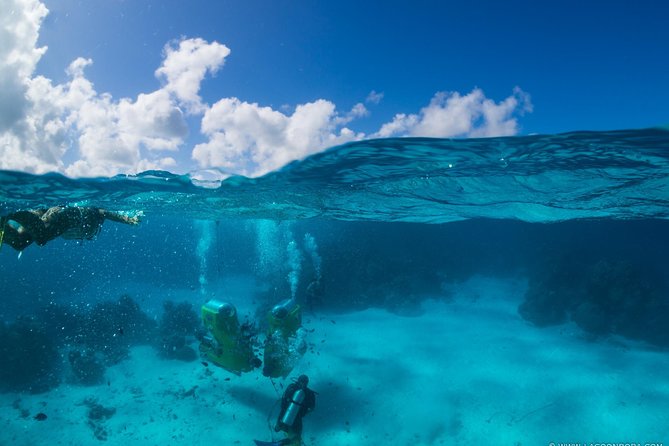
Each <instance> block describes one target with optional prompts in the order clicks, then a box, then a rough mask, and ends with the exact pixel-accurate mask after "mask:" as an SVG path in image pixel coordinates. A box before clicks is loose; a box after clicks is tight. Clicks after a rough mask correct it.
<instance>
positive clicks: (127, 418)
mask: <svg viewBox="0 0 669 446" xmlns="http://www.w3.org/2000/svg"><path fill="white" fill-rule="evenodd" d="M524 290H525V284H524V283H523V282H522V281H511V280H504V281H502V280H495V279H490V278H481V277H478V278H475V279H472V280H470V281H468V282H467V283H464V284H462V285H459V286H457V287H456V288H455V289H454V294H453V296H452V299H449V300H448V301H445V300H443V299H434V300H427V301H426V302H425V303H424V304H423V310H424V311H423V312H422V314H421V315H419V316H411V317H405V316H399V315H395V314H391V313H388V312H387V311H384V310H378V309H370V310H366V311H361V312H356V313H349V314H316V315H305V317H304V321H305V326H306V328H308V329H310V330H311V329H313V333H311V334H310V339H309V341H310V343H311V344H312V348H310V351H309V352H307V354H306V355H305V356H304V358H303V359H302V361H301V362H300V364H299V365H298V367H297V368H296V369H295V371H294V373H293V376H297V375H298V374H300V373H306V374H308V375H309V377H310V379H311V383H310V387H311V388H312V389H314V390H315V391H316V392H318V396H317V401H316V410H315V411H314V412H313V413H311V414H309V415H308V416H307V417H305V419H304V435H303V437H304V441H305V444H306V445H309V446H330V445H332V446H335V445H336V446H344V445H350V446H354V445H382V444H383V445H442V444H443V445H475V444H477V445H483V444H488V445H549V444H550V443H551V442H553V443H556V444H559V443H581V444H588V443H624V442H628V443H640V444H644V443H653V442H654V443H662V442H664V444H666V445H669V373H668V372H667V371H668V370H669V353H668V352H660V351H654V350H653V349H651V348H648V347H647V346H643V345H638V344H633V343H630V342H623V341H622V340H620V339H615V338H611V339H599V340H590V339H587V337H586V336H584V335H583V334H582V333H581V331H580V330H579V329H578V328H577V327H575V326H573V325H569V324H568V325H562V326H559V327H552V328H548V329H539V328H536V327H534V326H532V325H531V324H529V323H527V322H526V321H524V320H523V319H521V318H520V316H518V314H517V311H516V308H517V306H518V303H519V302H520V301H521V300H522V297H523V293H524ZM106 378H107V381H108V382H106V383H104V384H103V385H99V386H92V387H84V386H78V385H71V384H62V385H61V386H59V387H57V388H55V389H53V390H51V391H50V392H47V393H42V394H36V395H30V394H1V395H0V445H17V446H24V445H25V446H28V445H30V446H34V445H91V444H104V445H109V446H116V445H124V446H127V445H135V444H137V445H160V446H167V445H208V446H210V445H252V444H253V441H252V440H253V439H254V438H257V439H263V440H269V439H270V438H272V435H273V432H271V430H270V428H269V423H268V416H269V415H270V414H271V422H272V423H273V422H274V419H275V418H274V417H276V412H277V406H276V405H275V403H276V401H277V399H278V397H279V395H280V392H281V389H282V386H283V385H285V384H286V383H287V382H289V380H285V381H282V380H277V381H274V383H272V382H271V381H270V380H269V379H267V378H265V377H263V376H262V374H261V371H260V370H256V371H254V372H252V373H247V374H244V375H243V376H239V377H238V376H235V375H232V374H230V373H228V372H226V371H225V370H223V369H219V368H216V367H214V366H212V365H209V366H208V367H205V366H204V365H203V364H201V363H200V361H199V360H198V361H194V362H180V361H170V360H164V359H162V358H160V357H159V356H158V354H157V352H156V351H155V350H154V349H153V348H151V347H135V348H133V349H132V351H131V355H130V358H129V359H127V360H125V361H123V362H121V363H119V364H118V365H116V366H114V367H111V368H109V369H108V370H107V372H106ZM40 412H41V413H44V414H46V415H47V419H45V420H43V421H39V420H36V419H35V418H34V415H35V414H37V413H40ZM274 435H275V438H280V437H279V436H277V435H276V434H274Z"/></svg>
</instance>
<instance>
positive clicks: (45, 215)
mask: <svg viewBox="0 0 669 446" xmlns="http://www.w3.org/2000/svg"><path fill="white" fill-rule="evenodd" d="M105 220H111V221H115V222H118V223H125V224H128V225H137V224H139V217H138V216H133V217H129V216H127V215H124V214H122V213H119V212H114V211H108V210H106V209H100V208H94V207H80V206H67V207H63V206H54V207H51V208H48V209H46V208H39V209H30V210H25V211H17V212H14V213H11V214H9V215H6V216H3V217H0V246H2V244H3V243H6V244H8V245H9V246H11V247H12V248H14V249H16V250H17V251H23V250H24V249H25V248H26V247H28V246H29V245H31V244H32V243H33V242H35V243H37V244H38V245H39V246H44V245H46V243H47V242H49V241H51V240H53V239H55V238H56V237H63V238H65V239H76V240H92V239H93V238H94V237H95V236H96V235H97V234H98V233H99V232H100V229H101V228H102V223H104V221H105Z"/></svg>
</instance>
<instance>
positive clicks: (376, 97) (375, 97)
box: [365, 90, 383, 104]
mask: <svg viewBox="0 0 669 446" xmlns="http://www.w3.org/2000/svg"><path fill="white" fill-rule="evenodd" d="M381 99H383V93H377V92H376V91H374V90H372V91H370V92H369V94H368V95H367V99H365V102H367V103H368V104H378V103H379V102H381Z"/></svg>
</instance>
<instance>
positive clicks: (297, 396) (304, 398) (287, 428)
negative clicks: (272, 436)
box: [274, 375, 316, 445]
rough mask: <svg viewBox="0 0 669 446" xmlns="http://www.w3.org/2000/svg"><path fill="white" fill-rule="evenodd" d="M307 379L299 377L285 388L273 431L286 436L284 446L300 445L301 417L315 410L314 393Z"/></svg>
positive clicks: (306, 377)
mask: <svg viewBox="0 0 669 446" xmlns="http://www.w3.org/2000/svg"><path fill="white" fill-rule="evenodd" d="M308 385H309V377H308V376H307V375H300V377H299V378H297V380H296V381H295V382H294V383H292V384H291V385H289V386H288V387H286V391H285V392H284V393H283V397H282V398H281V411H280V412H279V416H278V418H277V421H276V425H275V426H274V431H275V432H279V431H284V432H286V434H288V438H287V440H289V441H288V442H286V443H283V444H286V445H293V444H294V445H300V444H302V417H304V416H305V415H306V414H308V413H309V412H311V411H312V410H314V409H315V408H316V392H314V391H313V390H311V389H310V388H309V387H307V386H308Z"/></svg>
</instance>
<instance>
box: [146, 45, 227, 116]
mask: <svg viewBox="0 0 669 446" xmlns="http://www.w3.org/2000/svg"><path fill="white" fill-rule="evenodd" d="M175 43H177V42H175ZM229 54H230V50H229V49H228V47H226V46H225V45H221V44H220V43H218V42H212V43H208V42H206V41H205V40H203V39H182V40H181V41H179V42H178V45H177V46H176V47H175V46H173V45H171V44H168V45H166V46H165V49H164V56H165V60H163V64H162V65H161V66H160V68H158V69H157V70H156V76H157V77H158V78H164V79H165V80H166V82H167V84H166V85H165V89H166V90H167V91H169V92H170V93H173V94H174V95H176V97H177V98H178V100H179V101H180V102H181V103H182V104H184V105H186V107H187V108H188V110H189V111H190V112H192V113H200V112H202V111H204V105H203V104H202V102H201V98H200V96H199V90H200V84H201V83H202V81H203V80H204V78H205V76H206V75H207V73H210V74H215V73H216V72H217V71H218V69H219V68H220V67H221V66H223V62H224V60H225V58H226V57H227V56H228V55H229Z"/></svg>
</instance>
